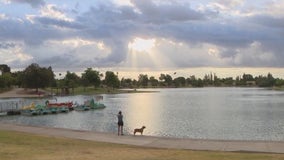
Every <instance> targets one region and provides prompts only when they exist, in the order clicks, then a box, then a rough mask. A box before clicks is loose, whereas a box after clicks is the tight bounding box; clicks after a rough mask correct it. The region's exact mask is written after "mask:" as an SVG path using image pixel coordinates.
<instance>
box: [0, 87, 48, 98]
mask: <svg viewBox="0 0 284 160" xmlns="http://www.w3.org/2000/svg"><path fill="white" fill-rule="evenodd" d="M39 93H40V94H38V93H36V91H35V90H31V89H24V88H14V89H12V90H10V91H7V92H3V93H0V98H33V97H44V96H45V92H44V91H43V90H39Z"/></svg>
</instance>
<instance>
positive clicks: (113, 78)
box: [105, 71, 119, 88]
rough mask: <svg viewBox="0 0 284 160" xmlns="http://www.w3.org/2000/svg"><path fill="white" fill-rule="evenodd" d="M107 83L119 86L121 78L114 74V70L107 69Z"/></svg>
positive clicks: (111, 85)
mask: <svg viewBox="0 0 284 160" xmlns="http://www.w3.org/2000/svg"><path fill="white" fill-rule="evenodd" d="M105 75H106V77H105V84H106V85H107V86H108V87H112V88H119V79H118V76H117V75H115V74H114V72H111V71H106V74H105Z"/></svg>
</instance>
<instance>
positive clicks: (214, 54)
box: [0, 0, 284, 78]
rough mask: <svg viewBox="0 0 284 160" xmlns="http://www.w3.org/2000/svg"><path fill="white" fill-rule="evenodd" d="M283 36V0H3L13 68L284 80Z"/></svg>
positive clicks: (4, 46)
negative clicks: (270, 76)
mask: <svg viewBox="0 0 284 160" xmlns="http://www.w3.org/2000/svg"><path fill="white" fill-rule="evenodd" d="M283 37H284V1H283V0H257V1H252V0H60V1H58V0H0V57H1V59H0V64H7V65H9V66H10V67H11V69H12V70H21V69H24V68H26V67H27V66H28V65H30V64H31V63H37V64H39V65H40V66H42V67H48V66H51V67H52V68H53V71H55V72H57V73H60V72H66V71H71V72H78V73H80V72H83V71H84V70H85V69H86V68H94V69H95V70H98V71H100V72H105V71H114V72H118V73H119V76H120V77H132V78H133V77H134V78H137V74H140V73H145V74H149V76H150V75H151V74H153V75H154V76H158V75H159V74H160V73H165V74H172V73H175V72H176V73H177V74H176V75H175V76H188V77H189V76H190V75H197V76H200V77H202V76H203V75H204V74H208V73H212V72H213V73H216V74H217V75H220V76H221V77H222V76H223V77H228V76H232V77H234V76H236V75H242V74H243V73H250V74H255V75H261V74H263V75H267V73H268V72H270V73H272V74H273V75H274V76H275V77H280V78H284V63H283V59H284V38H283ZM156 78H158V77H156Z"/></svg>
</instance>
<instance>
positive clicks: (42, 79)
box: [23, 63, 54, 91]
mask: <svg viewBox="0 0 284 160" xmlns="http://www.w3.org/2000/svg"><path fill="white" fill-rule="evenodd" d="M53 80H54V74H53V71H52V69H51V67H49V68H44V67H43V68H41V67H40V66H39V65H38V64H36V63H33V64H31V65H29V66H28V67H27V68H26V69H25V70H24V72H23V85H24V87H26V88H35V89H36V91H38V88H45V87H47V86H49V85H50V84H51V82H52V81H53Z"/></svg>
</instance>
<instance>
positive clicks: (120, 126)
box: [117, 111, 123, 135]
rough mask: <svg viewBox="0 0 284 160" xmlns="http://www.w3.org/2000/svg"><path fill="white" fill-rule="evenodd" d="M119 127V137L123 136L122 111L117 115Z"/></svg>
mask: <svg viewBox="0 0 284 160" xmlns="http://www.w3.org/2000/svg"><path fill="white" fill-rule="evenodd" d="M117 120H118V122H117V126H118V130H117V135H119V134H120V135H123V115H122V113H121V111H119V112H118V115H117Z"/></svg>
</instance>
